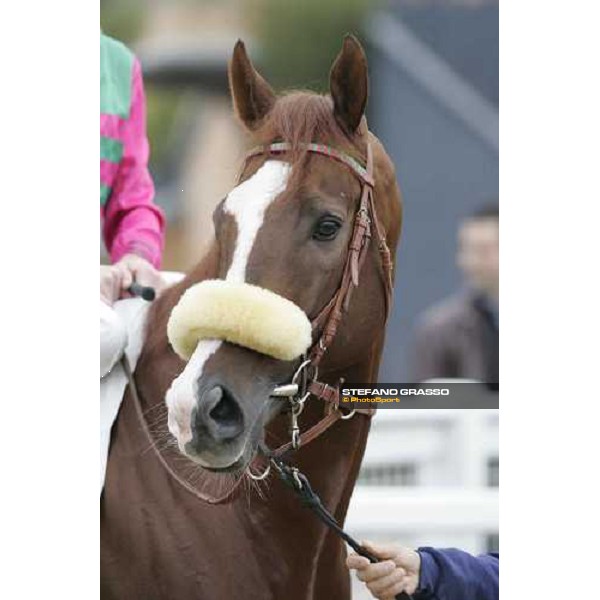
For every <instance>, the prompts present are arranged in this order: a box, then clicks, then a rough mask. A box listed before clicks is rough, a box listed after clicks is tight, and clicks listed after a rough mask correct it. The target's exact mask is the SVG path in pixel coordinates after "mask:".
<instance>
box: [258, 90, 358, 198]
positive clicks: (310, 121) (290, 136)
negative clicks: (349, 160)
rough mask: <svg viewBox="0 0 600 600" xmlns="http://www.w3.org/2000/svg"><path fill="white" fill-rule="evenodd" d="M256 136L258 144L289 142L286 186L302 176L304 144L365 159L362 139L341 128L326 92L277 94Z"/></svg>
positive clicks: (294, 182)
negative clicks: (351, 135)
mask: <svg viewBox="0 0 600 600" xmlns="http://www.w3.org/2000/svg"><path fill="white" fill-rule="evenodd" d="M256 137H257V141H258V143H259V144H261V145H268V144H270V143H273V142H277V141H279V142H287V143H288V144H289V145H290V148H291V149H290V152H289V153H288V155H287V156H286V158H287V160H289V162H290V163H291V165H292V175H291V177H290V180H289V183H288V189H290V188H292V187H296V186H298V185H300V183H301V180H302V178H303V175H304V173H303V172H304V166H305V164H306V158H307V151H306V148H305V144H310V143H318V144H324V145H327V146H332V147H334V148H336V149H337V150H340V151H343V152H345V153H347V154H349V155H350V156H353V157H354V158H356V159H357V160H359V161H361V162H364V161H365V148H364V140H361V138H360V136H359V135H356V136H354V137H353V138H352V139H351V138H349V137H348V135H346V133H345V132H344V131H343V130H342V129H341V127H340V126H339V125H338V123H337V121H336V119H335V117H334V114H333V100H332V99H331V96H329V95H322V94H316V93H314V92H308V91H293V92H287V93H284V94H283V95H281V96H279V97H278V98H277V101H276V102H275V105H274V106H273V108H272V109H271V111H270V112H269V114H268V115H267V116H266V117H265V119H264V121H263V123H262V124H261V127H260V128H259V130H258V131H257V132H256Z"/></svg>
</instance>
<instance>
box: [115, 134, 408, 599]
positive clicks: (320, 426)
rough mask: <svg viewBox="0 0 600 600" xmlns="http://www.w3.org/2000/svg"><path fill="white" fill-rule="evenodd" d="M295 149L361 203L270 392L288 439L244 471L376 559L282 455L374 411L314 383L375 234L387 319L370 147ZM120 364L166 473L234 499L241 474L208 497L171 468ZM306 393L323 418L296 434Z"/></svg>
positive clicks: (388, 267)
mask: <svg viewBox="0 0 600 600" xmlns="http://www.w3.org/2000/svg"><path fill="white" fill-rule="evenodd" d="M300 149H301V150H305V151H306V152H310V153H313V154H320V155H322V156H326V157H329V158H331V159H333V160H336V161H338V162H339V163H341V164H343V165H345V166H346V167H347V168H348V169H349V170H350V171H351V172H352V173H353V174H354V176H355V177H357V179H358V180H359V182H360V184H361V192H360V201H359V205H358V210H357V212H356V215H355V217H354V225H353V230H352V236H351V238H350V244H349V246H348V254H347V256H346V262H345V264H344V270H343V273H342V279H341V281H340V285H339V286H338V288H337V290H336V292H335V293H334V295H333V297H332V298H331V300H330V301H329V302H328V303H327V304H326V305H325V306H324V307H323V308H322V309H321V311H320V312H319V313H318V314H317V315H316V316H315V317H314V318H313V319H312V321H311V325H312V330H313V333H314V334H315V337H316V339H315V342H314V343H313V345H312V346H311V348H310V349H309V350H308V352H307V353H306V355H305V356H303V357H302V359H301V362H300V365H299V367H298V368H297V370H296V372H295V373H294V375H293V377H292V379H291V381H290V383H287V384H283V385H279V386H277V387H276V388H275V389H274V390H273V391H272V393H271V397H275V398H283V399H286V400H287V401H288V403H289V409H290V410H289V413H290V432H291V440H290V441H289V442H287V443H285V444H283V445H282V446H279V447H278V448H276V449H275V450H271V449H269V448H267V447H266V446H261V447H260V451H261V452H262V454H263V455H264V457H265V458H266V459H267V460H268V462H267V466H266V469H265V470H264V471H263V472H262V473H261V474H259V475H256V474H254V473H252V472H251V471H250V468H248V469H247V470H246V473H247V474H248V476H249V477H251V478H252V479H254V480H262V479H265V478H266V477H267V476H268V475H269V473H270V470H271V465H273V466H274V467H275V470H276V471H277V474H278V475H279V477H280V479H281V480H282V481H283V483H284V484H285V485H287V486H288V487H290V488H291V489H292V490H293V492H294V493H295V494H296V495H297V496H298V498H299V499H300V501H301V502H302V504H303V505H304V506H306V507H307V508H309V509H310V510H311V511H312V512H313V513H314V514H315V515H316V516H317V518H319V519H320V520H321V521H322V522H323V523H324V524H325V525H326V526H327V527H329V528H330V529H331V530H333V531H334V532H335V533H336V535H338V536H340V537H341V538H342V539H343V540H344V541H345V542H346V543H347V544H349V545H350V546H351V547H352V548H353V549H354V550H355V551H356V552H358V553H359V554H361V555H362V556H365V557H366V558H368V559H369V560H370V561H371V562H378V561H379V559H378V558H377V557H375V556H374V555H372V554H371V553H370V552H369V551H367V550H366V549H365V548H364V547H362V546H361V545H360V544H359V543H358V542H357V541H356V540H355V539H354V538H353V537H352V536H351V535H349V534H348V533H346V532H345V531H344V530H343V529H342V527H340V525H339V524H338V523H337V521H336V520H335V518H334V517H333V515H332V514H331V513H330V512H329V511H328V510H327V508H326V507H325V506H324V505H323V504H322V502H321V499H320V498H319V496H318V495H317V494H316V493H315V492H314V491H313V490H312V488H311V485H310V482H309V481H308V479H307V478H306V476H305V475H304V474H303V473H301V472H300V471H299V470H298V469H297V468H296V467H293V466H290V465H288V464H287V463H286V462H285V461H284V460H283V457H284V456H285V455H286V454H287V453H288V452H290V451H296V450H298V449H300V448H301V447H303V446H305V445H306V444H308V443H309V442H311V441H313V440H315V439H316V438H318V437H319V436H320V435H321V434H323V433H324V432H325V431H327V430H328V429H329V428H330V427H331V426H332V425H333V424H334V423H335V422H336V421H338V420H340V419H342V420H346V419H350V418H352V417H353V416H354V415H355V414H360V415H364V416H366V417H367V418H370V417H372V416H373V414H374V412H375V409H374V408H355V409H352V410H351V411H350V412H348V413H344V412H343V410H342V408H341V407H340V405H339V403H340V393H339V388H338V387H336V386H332V385H330V384H327V383H325V382H322V381H319V379H318V373H319V365H320V363H321V360H322V359H323V356H324V355H325V353H326V352H327V350H328V348H329V347H330V346H331V344H332V342H333V341H334V339H335V336H336V334H337V331H338V327H339V325H340V323H341V321H342V318H343V315H344V313H345V312H346V311H347V309H348V307H349V304H350V299H351V296H352V292H353V290H354V289H355V288H357V287H358V285H359V282H360V279H359V278H360V273H361V270H362V267H363V265H364V262H365V258H366V256H367V252H368V249H369V246H370V243H371V238H372V237H375V242H376V243H377V248H378V251H379V257H380V261H381V267H382V270H383V278H382V280H383V288H384V294H385V320H386V321H387V318H388V316H389V313H390V309H391V304H392V295H393V263H392V258H391V254H390V250H389V248H388V245H387V242H386V238H385V233H384V231H383V228H382V226H381V223H380V221H379V219H378V217H377V212H376V209H375V202H374V198H373V193H374V187H375V180H374V176H373V152H372V149H371V145H370V144H367V162H366V166H365V167H363V166H362V165H361V164H360V163H359V162H358V161H356V160H355V159H354V158H352V157H351V156H349V155H348V154H346V153H344V152H341V151H339V150H336V149H335V148H332V147H330V146H326V145H322V144H316V143H310V144H303V145H301V147H300ZM291 150H292V146H291V145H290V144H288V143H285V142H276V143H273V144H270V145H268V146H260V147H257V148H255V149H253V150H251V151H250V152H249V153H248V155H247V156H246V162H247V161H248V160H249V159H250V158H252V157H254V156H258V155H263V156H264V155H266V156H269V155H280V154H285V153H288V152H290V151H291ZM123 366H124V368H125V373H126V374H127V377H128V380H129V387H130V389H131V394H132V396H133V399H134V404H135V408H136V411H137V414H138V417H139V419H140V421H141V424H142V428H143V429H144V431H145V433H146V435H147V437H148V438H149V440H150V442H151V446H152V448H153V449H154V451H155V454H156V455H157V457H158V459H159V461H160V462H161V464H162V465H163V466H164V468H165V469H166V470H167V472H168V473H169V474H170V475H171V477H172V478H173V479H175V480H176V481H177V482H178V483H179V484H180V485H181V486H182V487H183V488H185V489H186V490H187V491H189V492H190V493H191V494H192V495H194V496H195V497H196V498H198V499H200V500H203V501H205V502H208V503H210V504H221V503H223V502H226V501H227V500H229V499H230V498H231V497H233V495H234V493H235V492H236V490H237V489H238V488H239V483H240V482H241V481H242V479H243V477H240V479H239V480H238V482H237V483H236V485H235V486H234V487H233V488H232V489H231V490H230V491H229V492H228V493H226V495H225V496H223V497H221V498H213V497H210V496H207V495H206V494H203V493H201V492H200V491H199V490H196V489H195V488H194V487H193V486H192V485H190V483H189V482H187V481H186V480H185V479H183V478H182V477H180V476H179V475H178V474H177V473H175V471H173V469H172V468H171V466H170V465H169V464H168V462H167V461H166V459H165V458H164V457H163V456H162V454H161V452H160V451H159V449H158V448H157V447H156V446H155V444H154V442H153V440H152V435H151V432H150V430H149V428H148V425H147V423H146V421H145V419H144V414H143V410H142V406H141V402H140V399H139V394H138V390H137V385H136V383H135V379H134V377H133V374H132V372H131V369H130V367H129V364H128V362H127V358H126V357H125V356H124V357H123ZM310 396H314V397H315V398H316V399H319V400H322V401H323V402H324V403H325V406H326V409H325V416H324V417H323V418H322V419H321V420H319V421H318V422H317V423H316V424H315V425H313V426H312V427H310V428H309V429H308V430H307V431H305V432H304V433H300V427H299V425H298V417H299V416H300V414H301V413H302V411H303V409H304V405H305V403H306V401H307V399H308V398H309V397H310ZM396 599H397V600H411V596H410V595H408V594H407V593H405V592H401V593H399V594H398V595H396Z"/></svg>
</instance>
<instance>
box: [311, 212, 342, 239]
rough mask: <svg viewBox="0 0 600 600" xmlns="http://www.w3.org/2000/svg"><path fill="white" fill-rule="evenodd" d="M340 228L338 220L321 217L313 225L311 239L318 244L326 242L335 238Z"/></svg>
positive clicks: (340, 224) (330, 217) (340, 223)
mask: <svg viewBox="0 0 600 600" xmlns="http://www.w3.org/2000/svg"><path fill="white" fill-rule="evenodd" d="M341 226H342V222H341V221H340V219H338V218H336V217H332V216H326V217H323V218H321V219H319V221H318V222H317V224H316V225H315V228H314V230H313V234H312V237H313V239H314V240H318V241H320V242H328V241H330V240H333V239H334V238H335V236H336V235H337V234H338V232H339V230H340V227H341Z"/></svg>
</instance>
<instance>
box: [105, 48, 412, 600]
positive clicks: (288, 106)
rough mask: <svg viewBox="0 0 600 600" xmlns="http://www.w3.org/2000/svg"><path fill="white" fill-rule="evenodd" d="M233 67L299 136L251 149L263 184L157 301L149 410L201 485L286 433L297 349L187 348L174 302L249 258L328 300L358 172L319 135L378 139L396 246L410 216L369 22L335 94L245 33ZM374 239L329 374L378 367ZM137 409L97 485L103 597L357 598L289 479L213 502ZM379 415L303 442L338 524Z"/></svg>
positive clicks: (245, 86) (283, 289)
mask: <svg viewBox="0 0 600 600" xmlns="http://www.w3.org/2000/svg"><path fill="white" fill-rule="evenodd" d="M229 81H230V88H231V93H232V96H233V102H234V106H235V110H236V113H237V116H238V117H239V119H240V120H241V122H242V123H243V125H244V126H245V128H246V129H247V130H248V132H249V135H250V137H251V141H252V142H253V144H255V145H256V144H261V145H264V144H267V145H269V144H273V143H275V142H285V143H286V148H287V149H288V151H286V152H285V153H284V154H280V155H277V156H276V157H274V156H272V155H268V154H260V153H258V154H255V153H252V154H251V155H250V156H249V158H248V159H247V161H246V162H245V164H244V167H243V170H242V172H241V174H240V178H239V183H240V184H243V183H244V182H249V181H250V180H252V185H251V186H250V190H251V192H252V193H250V194H246V197H244V199H243V202H241V203H240V202H238V203H237V204H236V203H234V202H228V199H227V198H226V199H225V200H224V201H223V202H221V204H219V205H218V206H217V208H216V210H215V212H214V225H215V233H216V238H215V241H214V243H213V245H212V247H211V248H210V250H209V251H208V252H207V255H206V256H205V257H204V259H203V260H202V261H201V262H200V264H198V265H197V267H196V268H194V269H193V270H192V271H191V272H190V273H189V274H188V275H187V276H186V277H185V278H184V279H183V280H182V282H181V283H179V284H176V285H175V286H173V287H171V288H169V289H167V290H166V291H165V292H164V293H163V294H162V296H161V297H159V298H158V300H156V301H155V303H154V304H153V306H152V307H151V309H150V312H149V315H148V321H147V332H146V340H145V343H144V347H143V350H142V354H141V356H140V359H139V361H138V365H137V369H136V372H135V380H136V382H137V389H138V391H139V403H140V404H141V409H142V411H143V415H144V418H145V419H146V421H147V423H149V424H150V429H151V431H152V434H153V435H154V436H155V439H154V443H155V444H156V448H159V449H160V452H161V453H162V455H163V456H164V457H165V458H164V460H165V461H166V462H167V463H168V464H169V466H170V468H171V469H173V471H174V472H177V473H179V474H180V475H181V477H182V478H187V477H188V476H189V481H190V482H192V483H193V484H194V485H196V484H198V483H199V482H204V483H205V482H206V481H208V482H210V484H211V485H213V484H215V483H217V484H218V485H219V486H221V487H223V489H224V488H225V487H227V486H228V485H231V484H232V482H233V481H235V480H236V479H237V478H239V477H245V474H246V473H247V469H248V468H249V465H250V463H251V461H253V460H254V459H255V458H256V456H257V454H259V453H260V450H259V447H262V446H261V444H263V443H264V442H265V440H266V441H267V442H268V441H269V439H271V440H278V441H281V442H285V441H288V440H289V431H288V429H287V418H288V417H287V415H286V414H284V413H283V412H282V407H283V406H284V405H285V402H284V401H282V400H281V399H277V398H273V397H271V391H272V390H273V388H275V387H276V386H277V385H279V384H281V383H284V382H289V381H290V379H291V377H292V374H293V373H294V372H295V370H296V369H297V368H298V365H299V360H292V361H286V360H280V359H275V358H273V357H270V356H267V355H266V354H261V353H259V352H257V351H253V350H250V349H248V348H245V347H242V346H240V345H236V344H233V343H228V342H225V341H213V342H211V341H203V342H200V343H199V344H198V347H197V349H196V351H195V352H194V354H193V355H192V357H191V358H190V360H189V362H187V363H186V362H184V361H183V360H182V359H181V358H180V357H179V356H177V354H176V353H175V352H174V351H173V349H172V347H171V345H170V344H169V340H168V337H167V322H168V320H169V316H170V314H171V312H172V309H173V308H174V307H175V305H176V304H177V303H178V302H179V299H180V298H181V296H182V294H183V293H184V292H185V291H186V290H187V289H188V288H190V287H191V286H192V285H194V284H196V283H198V282H201V281H204V280H206V279H225V278H226V277H227V278H230V277H229V276H230V275H231V272H232V271H235V275H236V277H237V278H238V280H239V281H243V282H246V283H251V284H254V285H256V286H260V287H262V288H266V289H267V290H271V291H273V292H275V293H276V294H278V295H280V296H283V297H285V298H287V299H289V300H291V301H293V302H294V303H295V304H296V305H297V306H299V307H300V308H301V309H302V310H303V311H304V312H305V313H306V314H307V315H309V316H310V317H311V318H313V317H314V316H315V315H317V314H319V312H320V311H321V310H322V309H323V307H326V306H327V305H328V303H329V302H330V300H331V298H332V297H333V296H334V295H335V293H336V290H337V289H338V288H339V286H340V281H341V278H342V274H343V270H344V265H345V261H346V258H347V256H348V253H349V245H350V239H351V235H352V231H353V224H354V221H355V218H356V216H357V212H358V205H359V201H360V198H361V182H360V181H359V179H357V177H356V176H355V174H354V173H353V172H352V170H351V169H349V168H347V165H344V164H342V163H340V162H339V161H336V160H332V159H331V158H330V157H328V156H324V155H323V154H318V153H309V152H307V151H306V145H307V144H313V143H317V144H321V145H323V146H328V147H330V148H334V149H336V150H337V151H339V152H343V153H344V156H351V157H354V158H355V159H356V160H358V161H359V162H362V163H363V164H364V163H365V161H366V155H367V147H368V146H370V148H371V150H372V157H373V169H372V171H373V176H374V182H375V185H374V188H373V203H374V205H375V206H376V210H377V215H378V221H379V224H380V225H381V228H382V230H383V232H384V233H385V238H386V240H387V243H388V245H389V248H390V250H391V251H392V256H393V253H394V251H395V248H396V246H397V242H398V239H399V236H400V229H401V221H402V208H401V197H400V192H399V189H398V185H397V182H396V177H395V172H394V167H393V165H392V162H391V160H390V158H389V157H388V156H387V154H386V152H385V150H384V148H383V146H382V145H381V143H380V142H379V141H378V140H377V138H376V137H375V136H374V135H373V134H372V133H370V132H369V131H368V128H367V126H366V120H365V118H364V110H365V105H366V101H367V90H368V76H367V61H366V57H365V54H364V52H363V49H362V48H361V46H360V44H359V43H358V41H356V39H355V38H353V37H352V36H347V37H346V39H345V40H344V44H343V48H342V50H341V52H340V54H339V55H338V57H337V58H336V60H335V62H334V64H333V66H332V69H331V74H330V94H328V95H320V94H315V93H311V92H291V93H287V94H284V95H281V96H276V95H275V94H274V93H273V91H272V89H271V87H270V86H269V84H268V83H267V82H266V81H265V79H263V78H262V77H261V76H260V75H259V73H258V72H257V71H256V70H255V69H254V67H253V66H252V63H251V62H250V60H249V58H248V56H247V54H246V50H245V47H244V45H243V43H242V42H241V41H239V42H238V43H237V44H236V47H235V50H234V53H233V57H232V60H231V63H230V67H229ZM284 175H285V176H284ZM255 176H256V177H255ZM261 177H262V179H263V180H264V181H263V182H262V184H261V183H260V182H261V181H262V180H261ZM257 182H258V183H257ZM261 186H262V187H261ZM238 189H239V186H238V188H236V190H238ZM231 196H232V195H231V194H230V195H229V196H228V198H231ZM378 250H379V248H378V245H377V244H376V243H371V244H370V246H369V247H368V251H367V254H366V257H365V260H364V263H363V266H362V270H361V273H360V282H359V285H358V286H357V287H356V288H355V289H354V290H353V294H352V297H351V301H350V302H349V303H348V306H347V307H346V310H345V312H344V314H343V318H342V320H341V322H340V323H339V327H338V328H337V334H336V335H335V339H334V341H333V343H332V344H331V347H330V348H328V350H327V353H326V354H325V355H324V357H323V360H322V362H321V364H320V368H319V371H320V373H319V379H320V380H321V381H323V382H326V383H329V384H331V385H332V386H333V385H336V384H337V383H338V382H339V380H340V378H344V379H345V380H346V381H352V382H365V383H367V382H374V381H376V378H377V371H378V367H379V361H380V356H381V352H382V347H383V341H384V331H385V320H386V292H385V286H384V285H382V280H383V278H384V277H385V273H384V272H383V270H384V269H383V266H382V264H381V259H380V254H379V251H378ZM314 333H315V335H318V332H314ZM165 399H166V400H167V402H166V404H165ZM204 405H208V406H209V408H210V410H205V409H204V407H203V406H204ZM338 410H339V409H338ZM323 414H324V402H323V401H322V400H319V399H316V398H311V399H309V400H308V401H307V402H306V409H305V410H304V412H303V413H302V416H301V419H300V425H301V427H302V431H306V430H307V429H308V428H309V427H311V425H313V424H315V423H317V422H318V421H319V420H320V419H322V418H323ZM139 417H140V413H139V412H138V411H136V403H135V402H134V398H133V396H132V394H131V391H130V392H129V393H127V395H126V397H125V399H124V402H123V405H122V407H121V411H120V414H119V416H118V419H117V421H116V424H115V426H114V428H113V433H112V442H111V450H110V456H109V461H108V470H107V477H106V485H105V489H104V492H103V497H102V500H101V542H102V543H101V569H102V571H101V594H102V598H103V599H104V600H112V599H114V600H225V599H230V598H245V599H247V600H268V599H276V600H284V599H285V600H309V599H311V600H329V599H342V600H343V599H348V598H350V578H349V573H348V570H347V568H346V567H345V564H344V562H345V558H346V548H345V546H344V544H343V543H342V542H341V540H340V539H339V538H337V537H336V536H334V535H333V534H332V533H331V532H330V531H329V530H328V529H326V528H325V527H324V526H323V524H322V523H321V522H320V521H318V520H317V519H316V518H315V516H314V515H313V514H312V513H310V512H309V511H308V510H306V509H305V508H303V507H302V506H301V505H300V503H299V502H298V500H297V498H296V497H294V494H293V493H291V492H290V490H289V489H288V488H286V487H285V486H284V485H283V483H282V482H281V481H280V480H278V479H277V478H275V477H274V476H273V475H271V476H270V478H268V479H266V480H265V482H261V483H260V484H256V483H254V482H252V486H247V485H242V486H240V487H239V488H238V490H239V493H236V494H235V495H233V497H232V498H230V501H229V502H226V503H222V504H218V505H210V504H208V503H206V502H202V501H201V500H199V499H198V498H197V497H194V496H193V495H192V494H190V493H189V491H188V490H186V489H184V487H183V486H181V485H179V484H178V483H177V482H176V481H175V480H174V478H173V477H172V476H171V475H170V474H169V472H168V471H167V469H165V462H162V461H161V460H159V457H158V456H157V454H156V453H153V452H152V451H151V449H152V448H151V444H150V443H149V440H148V435H147V433H148V432H147V431H145V430H144V428H143V427H141V421H140V418H139ZM369 426H370V419H369V417H366V416H363V415H360V414H357V415H355V416H354V417H353V418H351V419H347V420H338V421H336V422H335V423H334V424H333V425H332V426H331V427H330V428H329V429H328V430H327V431H325V432H324V433H323V434H322V435H320V436H319V437H317V438H316V439H314V440H313V441H311V442H310V443H308V444H306V445H303V446H302V447H301V448H300V449H299V451H298V452H297V453H296V454H295V455H294V456H293V462H294V464H296V465H297V466H298V467H299V468H300V469H301V471H302V472H303V473H305V474H306V475H307V476H308V478H309V479H310V481H311V483H312V486H313V488H314V489H315V490H316V491H317V492H318V493H319V495H320V497H321V499H322V500H323V503H324V505H325V506H326V507H327V508H328V509H329V510H330V511H331V513H332V514H333V515H334V516H335V518H336V519H337V520H338V522H339V523H343V522H344V518H345V515H346V511H347V509H348V504H349V501H350V496H351V494H352V490H353V487H354V485H355V482H356V478H357V474H358V470H359V467H360V463H361V460H362V456H363V452H364V449H365V444H366V440H367V434H368V432H369ZM199 430H201V431H202V432H203V434H202V436H198V435H197V434H198V431H199ZM159 431H160V432H162V435H164V434H165V433H166V434H167V436H168V435H169V434H168V433H167V432H169V431H170V432H171V434H172V436H171V442H172V443H171V445H170V446H166V445H165V444H164V443H163V441H164V440H163V441H161V440H160V439H159V438H158V435H157V432H159ZM174 442H177V445H178V447H179V449H180V450H179V451H178V450H177V448H176V445H175V444H174ZM156 448H155V449H156ZM182 454H183V455H182ZM198 465H200V466H198ZM255 472H256V470H255ZM190 473H191V475H190ZM194 478H195V479H194ZM245 481H246V482H248V481H250V480H249V479H246V480H245ZM257 487H258V489H256V488H257ZM219 491H220V489H219ZM256 492H258V493H256Z"/></svg>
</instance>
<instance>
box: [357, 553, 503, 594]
mask: <svg viewBox="0 0 600 600" xmlns="http://www.w3.org/2000/svg"><path fill="white" fill-rule="evenodd" d="M363 546H364V547H365V548H366V549H367V550H369V551H370V552H371V553H372V554H374V555H375V556H376V557H377V558H379V559H381V562H378V563H370V562H369V560H368V559H366V558H365V557H364V556H359V555H358V554H355V553H353V554H351V555H350V556H348V558H347V559H346V564H347V566H348V568H350V569H355V570H356V576H357V577H358V579H360V581H362V582H364V583H365V584H366V585H367V587H368V588H369V591H370V592H371V594H372V595H373V597H374V598H378V599H379V600H394V597H395V596H396V594H399V593H400V592H406V593H407V594H411V595H412V596H413V598H414V600H498V597H499V593H498V577H499V558H498V554H483V555H481V556H472V555H471V554H468V553H467V552H463V551H462V550H457V549H455V548H447V549H439V548H419V549H418V550H412V549H411V548H403V547H400V546H384V545H375V544H373V543H371V542H363Z"/></svg>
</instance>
